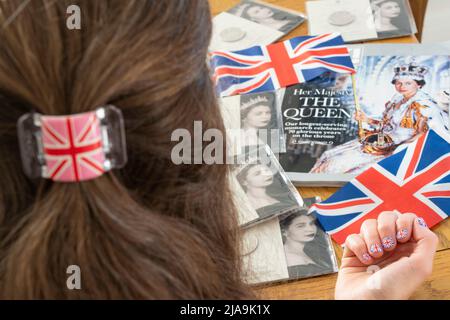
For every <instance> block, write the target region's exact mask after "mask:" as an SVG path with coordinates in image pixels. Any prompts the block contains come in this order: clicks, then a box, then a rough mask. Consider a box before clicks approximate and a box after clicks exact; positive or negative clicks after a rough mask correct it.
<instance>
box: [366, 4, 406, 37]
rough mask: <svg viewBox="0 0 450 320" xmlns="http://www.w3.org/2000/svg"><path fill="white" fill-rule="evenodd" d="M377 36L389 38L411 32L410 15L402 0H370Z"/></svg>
mask: <svg viewBox="0 0 450 320" xmlns="http://www.w3.org/2000/svg"><path fill="white" fill-rule="evenodd" d="M371 5H372V11H373V16H374V22H375V28H376V31H377V34H378V38H380V39H383V38H391V37H396V36H402V35H408V34H411V33H412V29H411V20H410V19H411V17H410V16H409V13H408V10H407V8H406V4H405V1H404V0H371Z"/></svg>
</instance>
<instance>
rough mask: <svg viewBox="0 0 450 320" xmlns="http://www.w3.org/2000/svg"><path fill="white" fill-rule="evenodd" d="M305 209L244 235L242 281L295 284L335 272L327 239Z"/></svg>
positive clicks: (248, 231) (264, 224) (246, 230)
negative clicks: (294, 282)
mask: <svg viewBox="0 0 450 320" xmlns="http://www.w3.org/2000/svg"><path fill="white" fill-rule="evenodd" d="M316 201H320V199H318V198H308V199H305V206H304V207H303V208H302V209H300V210H298V211H296V212H293V213H290V214H285V215H282V216H279V217H277V218H274V219H271V220H269V221H266V222H263V223H261V224H258V225H257V226H254V227H251V228H248V229H245V230H244V231H243V232H244V234H243V242H242V249H243V258H242V259H243V267H244V270H243V271H244V272H243V273H244V280H245V281H246V282H247V283H249V284H262V283H268V282H275V281H287V280H295V279H301V278H307V277H314V276H319V275H323V274H329V273H334V272H337V270H338V267H337V262H336V256H335V253H334V249H333V247H332V244H331V240H330V237H329V236H328V235H327V234H326V233H325V232H324V231H323V230H322V229H321V227H320V226H319V224H318V223H317V221H316V220H315V218H314V216H313V215H310V214H308V207H309V206H311V205H312V204H313V203H315V202H316Z"/></svg>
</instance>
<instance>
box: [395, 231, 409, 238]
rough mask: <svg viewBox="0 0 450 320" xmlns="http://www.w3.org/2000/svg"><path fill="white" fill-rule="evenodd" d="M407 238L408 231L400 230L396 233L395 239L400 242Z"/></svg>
mask: <svg viewBox="0 0 450 320" xmlns="http://www.w3.org/2000/svg"><path fill="white" fill-rule="evenodd" d="M407 236H408V229H402V230H400V231H398V232H397V239H398V240H402V239H405V238H406V237H407Z"/></svg>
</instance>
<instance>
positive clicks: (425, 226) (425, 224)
mask: <svg viewBox="0 0 450 320" xmlns="http://www.w3.org/2000/svg"><path fill="white" fill-rule="evenodd" d="M417 223H418V224H419V226H421V227H424V228H428V225H427V223H426V222H425V220H423V218H417Z"/></svg>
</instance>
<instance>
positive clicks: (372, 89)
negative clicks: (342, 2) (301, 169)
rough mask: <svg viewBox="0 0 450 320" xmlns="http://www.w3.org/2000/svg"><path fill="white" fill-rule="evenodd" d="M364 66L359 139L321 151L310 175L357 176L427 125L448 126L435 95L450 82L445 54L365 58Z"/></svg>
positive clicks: (359, 86) (358, 114)
mask: <svg viewBox="0 0 450 320" xmlns="http://www.w3.org/2000/svg"><path fill="white" fill-rule="evenodd" d="M362 65H363V67H362V68H361V70H360V73H359V74H358V77H357V85H356V86H357V91H358V96H359V103H358V104H357V112H356V114H355V120H356V121H358V123H359V128H360V130H359V138H358V139H355V140H352V141H349V142H347V143H345V144H342V145H340V146H337V147H335V148H332V149H331V150H329V151H326V152H325V153H323V154H322V156H321V157H320V158H319V159H318V160H317V162H316V164H315V165H314V167H313V168H312V169H311V172H313V173H331V172H342V173H352V174H358V173H360V172H362V171H364V170H365V169H366V168H367V167H369V166H370V165H371V164H373V163H374V162H377V161H379V160H381V159H383V158H384V157H386V156H388V155H390V154H391V153H392V152H393V151H394V150H395V149H396V148H397V147H398V146H399V145H401V144H404V143H409V142H412V141H414V140H415V139H416V138H417V136H418V135H420V134H421V133H423V132H426V131H427V130H429V129H430V128H431V129H434V130H438V131H442V130H448V127H449V124H448V121H449V119H448V114H447V113H446V112H445V111H444V110H443V109H442V108H441V107H440V106H439V105H438V103H437V102H436V100H435V98H433V96H438V95H439V94H440V93H441V92H442V91H443V90H444V89H446V90H448V89H447V88H448V87H449V86H450V82H449V79H450V77H449V70H450V62H449V59H448V57H447V56H418V57H414V58H412V57H409V58H408V57H395V56H394V57H386V56H384V57H378V56H369V57H366V58H365V62H364V63H362ZM386 96H391V98H390V99H386ZM384 99H386V100H387V101H386V100H384ZM383 100H384V101H383ZM358 107H360V110H358Z"/></svg>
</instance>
